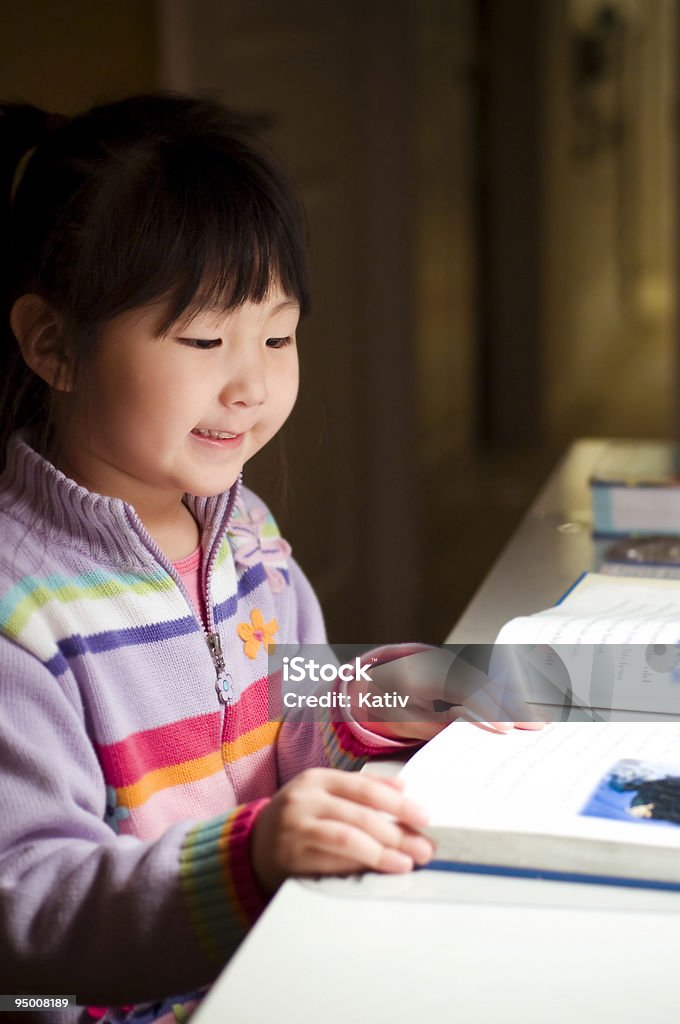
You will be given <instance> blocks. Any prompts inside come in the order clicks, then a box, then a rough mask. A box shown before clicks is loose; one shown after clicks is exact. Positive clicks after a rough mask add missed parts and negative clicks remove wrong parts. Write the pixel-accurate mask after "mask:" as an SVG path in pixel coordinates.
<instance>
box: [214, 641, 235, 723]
mask: <svg viewBox="0 0 680 1024" xmlns="http://www.w3.org/2000/svg"><path fill="white" fill-rule="evenodd" d="M208 647H209V648H210V654H211V656H212V660H213V664H214V666H215V674H216V676H217V679H216V680H215V690H216V692H217V697H218V700H219V701H220V703H221V704H225V705H227V706H228V705H230V704H233V703H234V680H233V678H232V677H231V675H230V673H229V672H227V671H226V665H225V664H224V655H223V654H222V643H221V641H220V637H219V633H208Z"/></svg>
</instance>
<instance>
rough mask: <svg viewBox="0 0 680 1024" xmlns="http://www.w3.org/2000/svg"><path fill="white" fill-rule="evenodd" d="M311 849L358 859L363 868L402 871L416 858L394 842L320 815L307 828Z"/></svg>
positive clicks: (406, 869) (411, 865)
mask: <svg viewBox="0 0 680 1024" xmlns="http://www.w3.org/2000/svg"><path fill="white" fill-rule="evenodd" d="M307 835H308V843H309V848H310V849H315V850H320V851H324V852H326V853H328V854H333V855H335V856H339V857H341V858H343V859H344V860H350V861H356V862H358V863H359V864H360V865H361V867H362V868H372V869H373V870H374V871H387V872H399V871H410V870H411V869H412V868H413V858H412V857H410V856H408V854H406V853H404V852H402V851H401V850H396V849H394V848H393V847H391V846H383V845H382V843H380V842H379V841H378V840H376V839H375V838H374V837H373V836H371V835H369V834H368V833H367V832H365V831H363V830H362V829H359V828H355V827H354V826H353V825H348V824H346V823H345V822H343V821H337V820H332V819H329V818H318V819H315V820H314V821H313V822H311V823H310V827H309V828H308V830H307Z"/></svg>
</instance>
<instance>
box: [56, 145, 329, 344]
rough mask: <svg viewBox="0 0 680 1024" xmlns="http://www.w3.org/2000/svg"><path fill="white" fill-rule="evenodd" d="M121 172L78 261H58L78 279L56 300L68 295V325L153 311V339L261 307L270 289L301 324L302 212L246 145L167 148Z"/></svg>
mask: <svg viewBox="0 0 680 1024" xmlns="http://www.w3.org/2000/svg"><path fill="white" fill-rule="evenodd" d="M130 164H131V165H130ZM126 171H127V173H126V174H124V175H121V176H119V177H117V178H116V179H115V180H111V179H110V180H109V182H107V183H106V184H107V186H108V187H104V188H101V187H100V188H99V192H98V194H97V195H96V196H92V197H90V202H89V203H88V206H87V216H86V217H85V218H84V222H81V230H80V231H79V232H78V235H77V237H76V238H74V242H75V243H76V244H77V247H78V257H77V259H73V260H68V261H66V263H70V264H71V267H72V268H73V269H74V270H75V273H73V274H71V275H70V278H69V280H68V281H65V280H62V282H61V285H62V287H61V294H62V295H63V294H64V286H65V288H66V292H67V294H70V301H69V302H68V306H69V307H70V313H71V315H72V317H73V320H74V323H75V324H79V323H80V324H85V323H89V324H90V325H92V324H97V323H100V324H101V323H103V322H105V321H107V320H109V319H112V318H113V317H115V316H117V315H118V314H120V313H123V312H126V311H128V310H130V309H134V308H138V307H143V306H147V305H154V304H158V305H162V306H163V314H162V321H161V322H159V324H158V333H159V335H160V334H163V333H166V332H167V331H168V330H169V328H170V327H171V326H172V325H173V324H175V323H176V322H177V321H179V320H181V319H184V318H188V317H191V316H193V315H195V314H196V313H198V312H200V311H203V310H206V309H210V310H215V309H218V310H220V311H223V312H227V311H229V310H231V309H233V308H235V307H237V306H240V305H242V304H243V303H244V302H247V301H250V302H255V303H260V302H262V301H264V300H265V298H266V297H267V295H268V294H269V293H270V292H271V291H272V290H273V289H275V288H276V287H278V288H280V289H281V290H282V291H283V293H284V294H285V295H286V296H287V297H289V298H291V299H295V300H296V301H297V302H298V304H299V306H300V314H301V316H305V315H306V314H307V313H308V311H309V305H310V300H309V284H308V268H307V241H306V230H305V221H304V214H303V210H302V206H301V204H300V202H299V200H298V199H297V196H296V194H295V192H294V190H293V189H292V187H291V186H290V184H289V183H288V181H287V179H286V177H285V176H284V174H283V172H282V171H281V169H280V168H279V167H278V165H276V164H275V163H274V161H273V159H272V158H271V157H270V156H269V155H268V154H267V155H266V157H264V156H263V155H262V154H261V153H260V152H258V151H257V150H256V149H255V148H254V147H253V145H252V142H251V140H248V145H247V146H246V145H239V142H238V140H236V141H235V139H234V137H233V135H232V137H230V138H228V139H225V138H224V137H219V136H211V135H209V134H208V135H204V136H202V137H199V138H191V139H180V140H177V139H175V140H172V141H170V140H167V141H165V142H164V143H162V144H160V145H159V144H158V143H156V145H154V146H153V147H149V148H146V147H145V150H143V151H142V152H140V151H139V149H138V150H137V152H136V153H135V159H134V161H131V162H130V163H129V164H128V167H127V168H126ZM126 178H127V180H125V179H126ZM100 185H101V183H100ZM63 268H64V264H63V263H62V269H63ZM78 268H88V270H89V272H88V273H87V275H84V274H82V273H80V274H78Z"/></svg>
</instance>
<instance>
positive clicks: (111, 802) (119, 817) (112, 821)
mask: <svg viewBox="0 0 680 1024" xmlns="http://www.w3.org/2000/svg"><path fill="white" fill-rule="evenodd" d="M129 817H130V811H129V809H128V808H127V807H124V806H123V804H119V803H118V793H117V792H116V788H115V786H107V787H106V813H105V815H104V821H105V822H106V824H107V825H109V826H110V828H112V829H113V831H114V832H116V833H118V832H120V823H121V821H125V819H126V818H129Z"/></svg>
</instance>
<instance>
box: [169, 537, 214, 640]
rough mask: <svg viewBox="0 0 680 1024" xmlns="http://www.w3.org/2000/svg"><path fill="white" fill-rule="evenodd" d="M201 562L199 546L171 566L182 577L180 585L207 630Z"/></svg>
mask: <svg viewBox="0 0 680 1024" xmlns="http://www.w3.org/2000/svg"><path fill="white" fill-rule="evenodd" d="M202 562H203V556H202V553H201V546H200V544H199V546H198V547H197V548H196V550H195V551H192V552H191V554H190V555H187V556H186V558H182V559H181V560H180V561H179V562H173V563H172V564H173V565H174V567H175V569H176V570H177V572H178V573H179V575H180V576H181V577H182V583H183V584H184V587H185V589H186V590H187V592H188V594H189V597H190V598H191V600H192V601H193V604H194V608H195V609H196V613H197V615H198V617H199V618H200V619H201V621H202V622H203V625H204V626H205V627H206V629H207V628H208V616H207V613H206V609H205V598H204V596H203V590H202V589H201V576H202V572H201V569H202Z"/></svg>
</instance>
